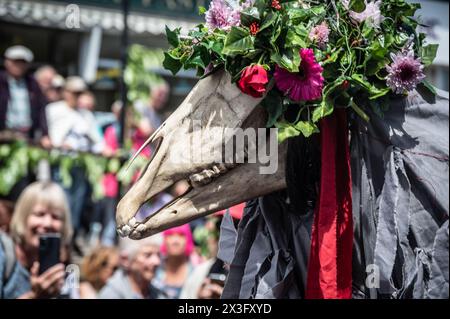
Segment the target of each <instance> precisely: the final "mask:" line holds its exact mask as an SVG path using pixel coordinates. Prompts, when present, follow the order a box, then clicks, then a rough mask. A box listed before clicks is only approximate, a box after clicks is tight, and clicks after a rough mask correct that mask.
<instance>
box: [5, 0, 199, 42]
mask: <svg viewBox="0 0 450 319" xmlns="http://www.w3.org/2000/svg"><path fill="white" fill-rule="evenodd" d="M78 9H79V10H78ZM76 11H78V12H79V19H78V21H79V25H77V24H75V27H74V23H73V22H74V21H76V19H77V18H78V17H76V16H75V20H73V18H74V16H73V14H77V13H76ZM71 14H72V16H71V17H70V21H69V20H68V17H69V15H71ZM0 20H3V21H9V22H14V23H22V24H27V25H36V26H42V27H50V28H59V29H64V30H72V31H88V30H90V29H92V28H93V27H94V26H96V25H99V26H100V27H101V28H102V29H103V30H104V32H105V33H118V32H120V31H122V30H123V18H122V13H121V11H120V10H117V9H111V8H104V7H95V6H88V5H76V4H67V3H63V2H54V1H52V2H50V1H23V0H0ZM197 24H198V22H197V21H194V20H189V19H187V18H182V17H178V18H176V17H169V16H167V17H165V16H162V15H156V14H149V13H137V12H131V13H130V15H129V17H128V27H129V29H130V31H131V32H134V33H138V34H144V33H149V34H152V35H163V34H165V26H166V25H167V26H168V27H169V28H171V29H174V28H177V27H181V28H182V30H189V29H191V28H193V27H194V26H195V25H197ZM78 26H79V27H78Z"/></svg>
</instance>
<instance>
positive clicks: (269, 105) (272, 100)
mask: <svg viewBox="0 0 450 319" xmlns="http://www.w3.org/2000/svg"><path fill="white" fill-rule="evenodd" d="M261 106H262V107H264V108H265V109H266V111H267V113H268V119H267V124H266V127H272V126H274V125H275V123H276V122H277V120H278V119H279V118H280V116H281V115H282V114H283V111H284V108H283V104H282V97H281V96H280V94H279V93H278V92H277V90H275V89H272V90H270V91H269V93H267V95H266V97H265V98H264V100H262V101H261Z"/></svg>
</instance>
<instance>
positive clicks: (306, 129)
mask: <svg viewBox="0 0 450 319" xmlns="http://www.w3.org/2000/svg"><path fill="white" fill-rule="evenodd" d="M295 128H296V129H297V130H298V131H300V132H301V133H302V134H303V136H305V137H310V136H311V135H313V134H314V133H319V128H318V127H317V125H316V124H314V123H312V122H306V121H300V122H298V123H297V124H296V125H295Z"/></svg>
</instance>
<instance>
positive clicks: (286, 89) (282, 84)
mask: <svg viewBox="0 0 450 319" xmlns="http://www.w3.org/2000/svg"><path fill="white" fill-rule="evenodd" d="M300 56H301V58H302V62H301V64H300V72H298V73H291V72H289V71H287V70H286V69H283V68H281V67H279V66H278V65H277V66H276V67H275V74H274V77H275V83H276V86H277V88H278V89H279V90H280V91H282V92H283V93H284V94H285V95H288V94H289V97H290V98H291V100H293V101H296V102H299V101H313V100H317V99H319V98H321V97H322V89H323V84H324V81H325V80H324V78H323V76H322V72H323V68H322V67H321V66H320V64H319V63H317V62H316V59H315V57H314V51H313V50H312V49H301V50H300Z"/></svg>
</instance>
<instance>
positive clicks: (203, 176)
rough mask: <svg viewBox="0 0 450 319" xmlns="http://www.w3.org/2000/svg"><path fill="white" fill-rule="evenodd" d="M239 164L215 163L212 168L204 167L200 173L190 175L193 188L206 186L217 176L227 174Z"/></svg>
mask: <svg viewBox="0 0 450 319" xmlns="http://www.w3.org/2000/svg"><path fill="white" fill-rule="evenodd" d="M236 166H237V164H231V163H226V164H223V163H222V164H217V165H214V166H213V167H212V168H210V169H204V170H203V171H201V172H200V173H196V174H193V175H191V176H189V178H188V179H189V182H190V184H191V186H192V187H193V188H197V187H201V186H205V185H207V184H209V183H211V182H212V181H213V180H214V179H215V178H217V177H219V176H220V175H223V174H225V173H226V172H228V171H229V170H230V169H232V168H234V167H236Z"/></svg>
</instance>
